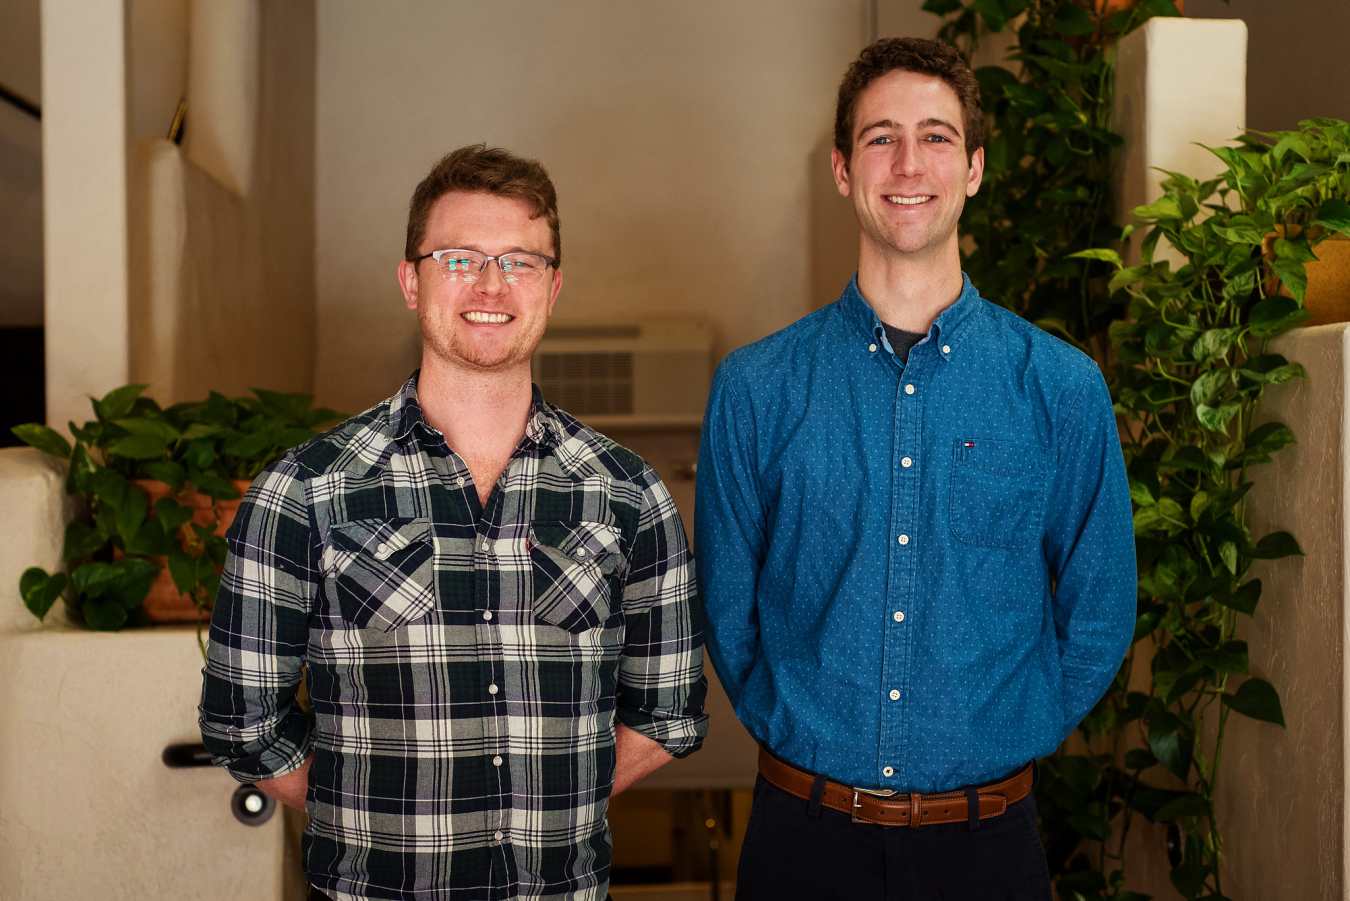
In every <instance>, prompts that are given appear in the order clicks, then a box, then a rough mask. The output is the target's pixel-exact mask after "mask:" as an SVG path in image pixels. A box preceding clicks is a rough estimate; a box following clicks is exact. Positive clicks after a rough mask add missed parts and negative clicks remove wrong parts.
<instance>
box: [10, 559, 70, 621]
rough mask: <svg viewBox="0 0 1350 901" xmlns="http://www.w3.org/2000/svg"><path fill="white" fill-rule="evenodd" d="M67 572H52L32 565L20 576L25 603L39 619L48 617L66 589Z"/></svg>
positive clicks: (20, 591) (21, 594)
mask: <svg viewBox="0 0 1350 901" xmlns="http://www.w3.org/2000/svg"><path fill="white" fill-rule="evenodd" d="M66 582H67V578H66V574H65V573H51V574H48V572H47V571H46V570H45V569H42V568H41V567H39V566H34V567H30V568H29V569H26V570H24V571H23V575H21V576H19V595H20V596H21V597H22V598H23V605H24V606H25V607H27V608H28V610H29V612H30V613H32V614H33V615H34V616H36V617H37V618H38V619H39V620H42V619H44V618H46V616H47V612H48V611H49V610H51V609H52V605H53V604H55V603H56V599H57V598H59V597H60V596H61V592H63V591H65V590H66Z"/></svg>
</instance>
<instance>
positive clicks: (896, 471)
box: [696, 278, 1135, 792]
mask: <svg viewBox="0 0 1350 901" xmlns="http://www.w3.org/2000/svg"><path fill="white" fill-rule="evenodd" d="M698 476H699V478H698V499H697V509H696V517H697V525H696V532H697V555H698V564H699V566H698V571H699V578H700V581H701V583H702V594H703V597H704V598H705V600H706V604H707V614H708V624H709V652H710V657H711V659H712V661H713V664H714V665H715V666H716V668H717V672H718V675H719V676H720V677H721V680H722V684H723V685H724V686H725V687H726V689H727V693H728V695H729V696H730V697H731V700H732V703H733V705H734V706H735V709H736V712H737V715H738V716H739V717H740V718H741V721H742V722H743V723H745V725H746V727H747V728H748V729H749V730H750V732H751V733H752V734H753V735H754V736H755V737H756V738H758V739H759V740H761V741H763V742H766V743H767V744H768V745H769V747H770V748H771V749H772V750H773V751H774V752H775V753H777V754H778V755H779V756H781V757H783V758H784V759H786V760H788V761H790V762H792V763H794V764H796V765H797V766H799V767H803V768H805V769H808V770H812V771H814V772H818V773H824V774H826V775H828V776H829V777H830V778H832V779H835V780H838V781H840V782H844V783H846V784H850V785H854V786H858V787H871V788H884V789H894V790H897V791H921V792H935V791H948V790H951V789H954V788H956V787H959V786H963V785H969V784H972V783H978V782H983V781H987V780H990V779H995V778H998V777H1001V776H1003V775H1004V774H1006V773H1008V772H1010V771H1012V770H1014V769H1016V768H1017V767H1019V766H1021V765H1022V764H1025V763H1026V762H1027V761H1028V760H1030V759H1032V758H1033V757H1038V756H1041V755H1044V754H1047V753H1049V752H1050V751H1052V750H1053V749H1054V748H1055V746H1056V745H1057V744H1059V742H1060V741H1061V740H1062V739H1063V738H1064V737H1065V736H1066V735H1067V734H1068V733H1069V732H1070V731H1072V729H1073V728H1074V726H1075V725H1077V723H1078V722H1079V721H1080V720H1081V719H1082V717H1083V716H1084V715H1085V714H1086V713H1087V712H1088V711H1089V710H1090V709H1091V708H1092V705H1093V704H1094V703H1096V701H1097V700H1098V699H1099V698H1100V697H1101V695H1102V694H1103V693H1104V692H1105V690H1106V688H1107V686H1108V685H1109V684H1110V681H1111V679H1112V677H1113V676H1114V675H1115V673H1116V671H1117V669H1118V668H1119V666H1120V662H1121V659H1122V658H1123V656H1124V654H1125V651H1126V649H1127V647H1128V644H1129V640H1130V637H1131V635H1132V633H1133V629H1134V615H1135V559H1134V537H1133V530H1132V524H1131V513H1130V500H1129V491H1128V488H1127V485H1126V478H1125V468H1124V462H1123V459H1122V455H1121V449H1120V441H1119V437H1118V434H1117V431H1116V424H1115V417H1114V414H1113V413H1112V409H1111V400H1110V396H1109V394H1108V392H1107V389H1106V384H1105V382H1104V380H1103V379H1102V376H1101V372H1100V371H1099V370H1098V368H1097V366H1096V365H1095V364H1094V363H1093V361H1092V360H1091V359H1089V358H1088V357H1087V356H1085V355H1084V354H1082V353H1080V352H1079V351H1077V350H1076V349H1074V348H1072V347H1070V346H1069V345H1067V344H1065V343H1064V342H1062V341H1060V340H1058V339H1056V338H1054V337H1052V336H1050V335H1048V334H1046V333H1045V332H1042V331H1041V330H1040V329H1038V328H1036V327H1035V326H1033V325H1031V324H1029V323H1027V322H1025V321H1024V320H1022V319H1020V318H1019V317H1017V316H1016V315H1014V314H1012V313H1010V312H1008V311H1007V310H1004V309H1003V308H1001V307H998V306H996V305H994V304H991V303H989V302H987V301H985V300H984V299H982V298H981V297H980V296H979V294H978V292H977V291H976V290H975V289H974V287H973V286H972V285H971V284H970V282H969V280H968V279H967V280H965V283H964V287H963V290H962V293H961V296H960V298H959V299H958V300H957V301H956V303H954V304H953V305H952V306H950V307H948V308H947V309H946V310H945V311H943V313H942V314H941V315H940V316H939V317H938V319H937V321H936V322H935V323H934V324H933V327H932V328H931V330H930V331H929V333H928V335H927V336H926V337H925V339H924V340H923V341H921V342H919V343H918V344H916V345H915V346H914V347H913V348H912V349H911V350H910V352H909V359H908V361H907V362H901V360H899V359H898V358H897V357H896V356H895V355H894V354H893V353H892V352H891V351H890V344H889V342H888V341H886V340H885V338H884V334H883V330H882V326H881V323H880V321H879V320H878V319H877V317H876V314H875V313H874V312H873V310H872V309H871V307H869V306H868V305H867V302H866V301H865V300H864V299H863V297H862V295H861V294H859V293H858V288H857V281H856V278H855V279H854V280H853V281H852V282H850V283H849V285H848V287H847V289H845V291H844V294H843V296H842V297H841V298H840V299H839V300H838V301H837V302H836V303H833V304H831V305H830V306H828V307H826V308H824V309H822V310H820V311H819V312H817V313H815V314H813V315H811V316H808V317H806V318H805V319H802V320H799V321H798V322H796V323H794V324H793V325H791V326H789V327H788V328H786V329H784V330H783V331H781V332H778V333H776V334H774V335H771V336H769V337H768V338H765V339H763V340H762V341H759V342H756V343H755V344H751V345H749V346H747V347H743V348H741V349H739V350H737V351H735V352H733V353H732V354H731V355H729V356H728V357H727V358H726V359H725V360H724V361H723V362H722V364H721V366H719V367H718V370H717V375H716V377H715V379H714V382H713V388H712V392H711V395H710V398H709V402H708V410H707V414H706V416H705V419H704V427H703V439H702V447H701V451H700V454H699V466H698Z"/></svg>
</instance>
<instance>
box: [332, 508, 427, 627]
mask: <svg viewBox="0 0 1350 901" xmlns="http://www.w3.org/2000/svg"><path fill="white" fill-rule="evenodd" d="M325 557H326V559H325V561H324V562H325V565H326V569H327V571H328V574H329V585H330V586H331V590H332V595H333V596H334V597H335V598H336V600H337V603H338V607H339V609H340V610H341V611H342V618H343V619H344V620H346V621H348V622H350V623H354V624H356V625H357V626H360V627H361V628H363V629H378V630H379V631H381V632H392V631H393V630H394V629H397V628H399V627H401V626H406V625H408V624H409V623H411V622H413V621H414V620H417V619H420V618H422V617H424V616H426V615H427V614H428V613H430V612H431V611H432V610H434V609H435V608H436V573H435V567H434V566H433V559H434V557H435V548H434V545H433V543H432V537H431V523H430V522H429V521H428V520H425V519H379V520H376V519H366V520H358V521H356V522H343V523H337V524H335V525H334V526H333V527H332V529H331V530H330V532H329V547H328V548H327V549H326V551H325Z"/></svg>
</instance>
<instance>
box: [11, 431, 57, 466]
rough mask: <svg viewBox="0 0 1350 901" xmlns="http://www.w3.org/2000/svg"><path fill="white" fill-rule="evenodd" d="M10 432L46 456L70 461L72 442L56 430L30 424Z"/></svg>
mask: <svg viewBox="0 0 1350 901" xmlns="http://www.w3.org/2000/svg"><path fill="white" fill-rule="evenodd" d="M10 431H11V432H13V433H14V437H16V438H18V439H19V440H20V441H22V442H23V443H24V444H28V445H31V446H32V447H35V448H37V449H38V450H40V451H42V452H43V453H44V454H51V455H52V456H53V457H60V458H61V459H62V460H68V459H70V452H71V447H70V442H69V441H67V440H66V439H64V438H62V437H61V435H60V433H58V432H57V431H56V430H55V429H50V428H48V427H47V426H45V425H40V424H38V423H35V422H30V423H28V424H26V425H16V426H15V427H14V428H12V429H10Z"/></svg>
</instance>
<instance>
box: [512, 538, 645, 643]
mask: <svg viewBox="0 0 1350 901" xmlns="http://www.w3.org/2000/svg"><path fill="white" fill-rule="evenodd" d="M619 540H620V536H619V531H618V529H616V528H614V527H613V526H607V525H605V524H603V523H598V522H558V521H548V522H535V523H533V524H532V525H531V526H530V570H531V575H532V581H533V583H534V615H535V617H536V618H538V619H541V620H543V621H544V622H546V623H550V624H551V625H554V626H558V627H559V628H561V629H566V630H567V631H568V632H574V633H581V632H585V631H586V630H588V629H594V628H597V627H598V626H600V625H602V624H603V623H604V622H605V621H606V620H607V619H609V614H610V611H611V598H610V591H611V587H610V582H611V581H612V579H611V577H612V576H615V575H617V574H618V572H619V570H620V568H621V567H622V565H623V551H622V549H621V548H620V545H619Z"/></svg>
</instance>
